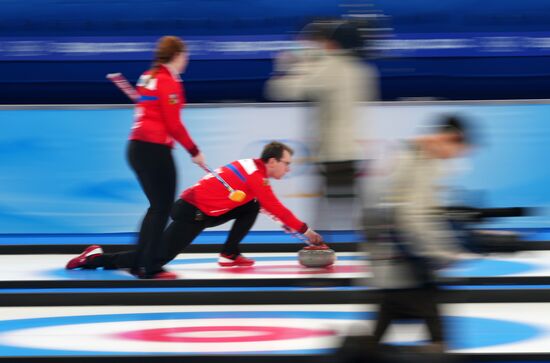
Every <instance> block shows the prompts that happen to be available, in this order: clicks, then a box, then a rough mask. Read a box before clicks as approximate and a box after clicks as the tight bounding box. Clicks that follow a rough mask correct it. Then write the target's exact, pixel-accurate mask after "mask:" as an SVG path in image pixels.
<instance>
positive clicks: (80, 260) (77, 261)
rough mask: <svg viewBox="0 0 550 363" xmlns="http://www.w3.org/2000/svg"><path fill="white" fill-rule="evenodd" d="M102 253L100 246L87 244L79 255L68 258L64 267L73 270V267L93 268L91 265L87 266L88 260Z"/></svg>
mask: <svg viewBox="0 0 550 363" xmlns="http://www.w3.org/2000/svg"><path fill="white" fill-rule="evenodd" d="M102 254H103V249H102V248H101V246H98V245H92V246H88V247H87V248H86V249H85V250H84V252H82V253H81V254H80V255H78V256H76V257H74V258H72V259H71V260H69V262H67V265H66V266H65V268H66V269H67V270H74V269H75V268H84V269H85V268H93V267H91V266H88V261H89V260H91V259H92V258H94V257H97V256H99V255H102Z"/></svg>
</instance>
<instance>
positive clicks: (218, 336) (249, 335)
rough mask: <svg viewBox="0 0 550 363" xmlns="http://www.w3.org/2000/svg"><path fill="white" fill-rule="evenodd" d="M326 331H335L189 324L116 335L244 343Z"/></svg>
mask: <svg viewBox="0 0 550 363" xmlns="http://www.w3.org/2000/svg"><path fill="white" fill-rule="evenodd" d="M228 333H229V335H228ZM193 335H194V336H193ZM231 335H233V336H231ZM329 335H334V331H332V330H318V329H302V328H289V327H274V326H191V327H175V328H159V329H144V330H132V331H128V332H124V333H118V334H115V337H117V338H123V339H131V340H141V341H150V342H177V343H244V342H265V341H272V340H288V339H299V338H310V337H321V336H329Z"/></svg>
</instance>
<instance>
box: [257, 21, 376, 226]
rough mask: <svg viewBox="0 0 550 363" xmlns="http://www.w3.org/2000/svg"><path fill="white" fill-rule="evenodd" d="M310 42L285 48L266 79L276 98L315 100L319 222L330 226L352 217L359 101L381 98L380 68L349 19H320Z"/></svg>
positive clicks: (307, 34) (305, 35) (310, 28)
mask: <svg viewBox="0 0 550 363" xmlns="http://www.w3.org/2000/svg"><path fill="white" fill-rule="evenodd" d="M301 39H302V40H303V41H304V44H307V47H309V48H306V49H305V50H303V51H301V52H297V53H288V52H287V53H281V54H280V55H279V56H278V57H277V58H276V59H275V72H274V75H273V77H271V78H270V79H269V81H268V82H267V84H266V96H267V97H268V98H271V99H273V100H280V101H283V100H305V101H313V102H314V103H313V104H314V108H313V111H314V112H315V113H316V114H315V116H314V117H313V118H314V120H315V129H316V133H317V137H316V140H315V144H316V145H314V147H313V149H314V151H315V152H314V160H315V162H317V164H318V166H319V172H320V174H321V176H322V178H323V184H324V185H323V188H324V190H323V200H322V202H321V203H322V204H323V205H322V206H321V208H318V211H320V212H319V213H320V215H319V216H318V221H317V222H318V223H319V224H322V225H325V226H326V227H327V228H329V229H331V227H333V226H335V225H336V224H338V222H337V221H336V219H337V218H338V219H339V220H341V221H344V223H348V222H349V221H350V219H351V217H352V216H351V214H350V211H351V210H352V208H351V205H352V202H353V199H354V197H355V194H356V192H355V182H354V178H355V175H356V172H357V167H358V165H357V164H358V161H359V160H361V159H364V158H365V157H364V156H363V155H361V152H360V150H359V149H358V143H357V140H356V138H357V135H358V134H360V132H359V129H358V125H357V124H358V121H359V119H360V118H361V116H362V115H361V114H360V109H359V106H360V105H359V102H361V101H374V100H377V99H378V72H377V71H376V69H375V68H374V67H373V66H372V65H370V64H369V63H367V62H366V61H365V60H364V59H363V57H362V50H363V46H364V42H363V38H362V37H361V35H360V33H359V31H358V30H357V28H356V27H355V25H353V24H352V23H351V22H349V21H345V20H332V21H315V22H312V23H310V24H308V25H307V26H306V27H305V28H304V29H303V31H302V33H301Z"/></svg>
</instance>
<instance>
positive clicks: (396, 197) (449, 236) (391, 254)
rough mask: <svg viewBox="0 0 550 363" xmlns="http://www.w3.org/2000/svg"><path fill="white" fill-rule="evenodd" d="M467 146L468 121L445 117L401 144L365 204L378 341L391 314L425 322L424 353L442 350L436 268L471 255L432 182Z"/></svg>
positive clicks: (375, 330) (469, 143) (435, 183)
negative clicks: (375, 196)
mask: <svg viewBox="0 0 550 363" xmlns="http://www.w3.org/2000/svg"><path fill="white" fill-rule="evenodd" d="M471 143H472V137H471V129H470V128H469V127H468V126H467V124H466V123H465V120H462V119H460V118H458V117H455V116H444V117H442V118H441V119H440V120H439V121H438V122H437V123H436V125H435V126H433V128H431V129H430V130H429V131H428V133H427V134H425V135H422V136H418V137H416V138H414V139H412V140H410V141H409V142H408V143H407V144H406V145H405V148H404V150H402V151H401V152H400V154H399V156H398V158H397V162H396V165H395V168H394V169H393V172H392V174H391V175H390V180H389V183H387V186H386V188H387V189H386V190H385V191H384V192H383V193H382V194H381V195H380V196H379V201H378V202H377V203H374V205H368V206H366V207H365V209H364V216H363V221H364V225H363V228H364V230H365V231H366V236H367V240H368V242H367V248H368V251H369V253H370V259H371V265H372V272H373V285H374V286H376V287H378V288H380V289H382V292H383V293H382V301H381V304H380V309H379V312H378V319H377V322H376V327H375V329H374V333H373V334H374V338H375V340H376V341H378V342H380V341H381V340H382V338H383V335H384V333H385V332H386V329H387V328H388V326H389V325H390V324H391V322H392V321H393V320H394V319H401V318H413V319H422V320H425V322H426V324H427V327H428V330H429V333H430V338H431V343H430V344H428V345H426V346H425V348H427V350H431V351H444V349H445V344H444V342H445V334H444V331H443V325H442V322H441V317H440V313H439V310H438V306H437V298H438V296H437V295H438V294H437V293H438V288H437V284H436V274H437V270H438V269H440V268H443V267H446V266H448V265H449V264H451V263H453V262H455V261H457V260H459V259H464V258H470V257H473V255H472V254H470V253H468V252H466V250H464V249H463V248H462V246H461V244H460V241H459V240H458V238H457V236H455V235H454V233H453V230H452V227H451V225H450V224H449V222H448V221H447V220H446V219H445V218H444V217H443V215H442V213H441V208H442V203H441V202H440V201H438V196H437V194H438V185H437V183H438V181H439V179H440V178H441V177H442V176H443V175H442V174H443V173H442V171H443V166H444V162H445V161H447V160H449V159H452V158H456V157H459V156H461V155H463V154H464V153H465V152H466V151H467V150H468V149H469V147H470V145H471Z"/></svg>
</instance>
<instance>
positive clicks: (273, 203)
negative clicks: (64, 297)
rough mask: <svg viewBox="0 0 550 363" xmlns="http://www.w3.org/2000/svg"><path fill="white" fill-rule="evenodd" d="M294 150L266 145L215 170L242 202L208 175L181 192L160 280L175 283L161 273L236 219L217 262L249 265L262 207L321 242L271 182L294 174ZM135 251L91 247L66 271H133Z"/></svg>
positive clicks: (159, 263)
mask: <svg viewBox="0 0 550 363" xmlns="http://www.w3.org/2000/svg"><path fill="white" fill-rule="evenodd" d="M292 154H293V150H292V149H291V148H290V147H288V146H287V145H285V144H282V143H280V142H271V143H269V144H267V145H266V146H265V147H264V150H263V151H262V155H261V157H260V158H259V159H242V160H237V161H234V162H232V163H230V164H227V165H225V166H223V167H221V168H219V169H218V170H217V172H218V174H220V176H221V177H222V178H224V179H225V180H226V181H227V182H228V183H229V185H231V186H232V187H233V189H235V190H242V191H243V192H245V193H246V198H245V199H244V200H242V201H240V202H235V201H233V200H231V199H229V192H228V191H227V189H225V187H224V186H223V185H222V184H221V183H220V182H219V181H218V180H217V179H216V178H215V177H214V176H213V175H212V174H207V175H206V176H204V177H203V178H202V179H201V180H199V182H198V183H197V184H195V185H193V186H191V187H190V188H188V189H186V190H185V191H183V193H182V194H181V195H180V199H179V200H178V201H176V202H175V203H174V206H173V208H172V219H173V221H172V223H171V224H170V225H169V226H168V228H167V229H166V231H165V232H164V236H163V241H162V243H163V244H162V248H161V249H160V251H161V252H160V255H159V256H157V258H156V265H157V266H156V269H157V270H158V272H157V273H156V274H154V276H155V278H158V279H173V278H177V275H176V274H174V273H171V272H168V271H165V270H164V269H163V266H164V265H165V264H166V263H168V262H169V261H171V260H172V259H174V258H175V257H176V256H177V255H178V253H180V252H181V251H183V250H184V249H185V248H186V247H187V246H188V245H189V244H191V242H193V240H194V239H195V238H196V237H197V236H198V235H199V234H200V233H201V232H202V231H203V230H204V229H205V228H209V227H215V226H218V225H220V224H223V223H226V222H228V221H230V220H234V223H233V226H232V227H231V230H230V231H229V234H228V236H227V240H226V242H225V244H224V247H223V250H222V252H221V254H220V257H219V260H218V264H219V265H220V266H223V267H230V266H251V265H253V264H254V260H252V259H250V258H246V257H244V256H243V255H242V254H241V253H240V250H239V243H240V242H241V241H242V239H243V238H244V237H245V236H246V234H247V233H248V232H249V231H250V229H251V228H252V226H253V225H254V222H255V221H256V217H257V216H258V213H259V210H260V206H261V207H262V208H263V209H265V210H266V211H267V212H268V213H270V214H272V215H274V216H275V217H277V218H278V219H279V220H280V221H281V222H282V223H284V224H285V225H286V226H287V227H288V228H290V229H291V230H294V231H296V232H299V233H302V234H304V235H305V236H306V237H307V239H308V240H309V242H310V243H312V244H320V243H322V237H321V236H320V235H319V234H318V233H317V232H315V231H314V230H312V229H311V228H309V227H308V226H307V224H306V223H304V222H302V221H301V220H299V219H298V218H297V217H296V216H294V214H293V213H292V212H291V211H290V210H289V209H287V208H286V207H285V206H284V205H283V204H282V203H281V202H280V201H279V199H277V197H276V196H275V194H274V193H273V190H272V189H271V186H270V184H269V179H270V178H273V179H281V178H282V177H283V176H285V174H286V173H288V172H289V171H290V164H291V162H292ZM134 254H135V252H134V251H129V252H123V253H115V254H103V252H102V250H101V247H99V246H90V247H88V248H87V249H86V250H85V251H84V252H83V253H82V254H81V255H79V256H77V257H75V258H73V259H72V260H71V261H69V263H68V264H67V269H75V268H97V267H104V268H106V269H117V268H129V267H131V263H132V261H133V258H134Z"/></svg>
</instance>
